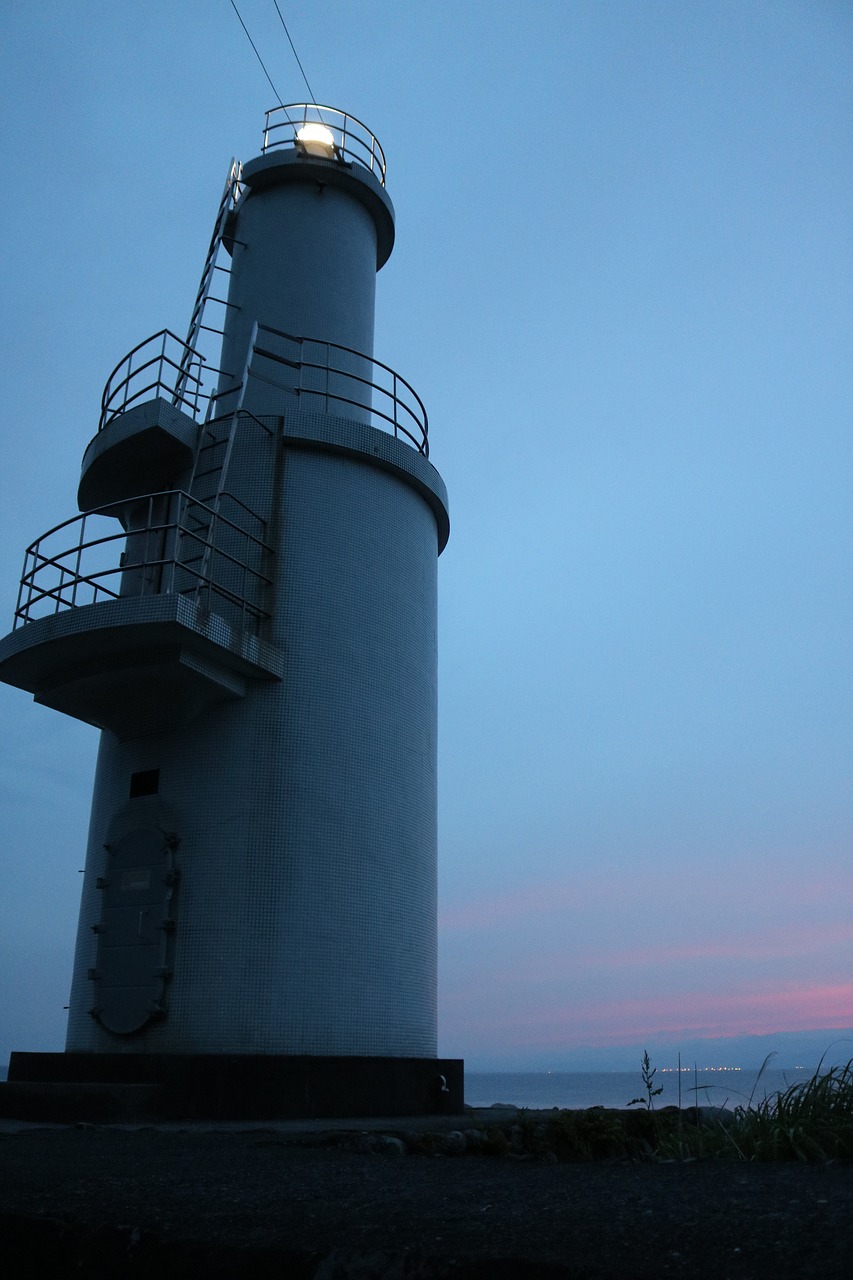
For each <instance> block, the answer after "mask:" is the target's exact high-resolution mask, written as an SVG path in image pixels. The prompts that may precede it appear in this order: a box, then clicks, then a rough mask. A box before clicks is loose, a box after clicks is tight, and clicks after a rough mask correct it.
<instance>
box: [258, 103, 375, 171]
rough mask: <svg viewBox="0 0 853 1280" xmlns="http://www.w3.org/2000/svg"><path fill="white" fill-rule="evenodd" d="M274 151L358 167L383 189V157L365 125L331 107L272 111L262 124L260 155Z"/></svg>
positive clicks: (295, 106)
mask: <svg viewBox="0 0 853 1280" xmlns="http://www.w3.org/2000/svg"><path fill="white" fill-rule="evenodd" d="M275 147H296V148H297V149H298V150H300V151H303V152H305V153H306V154H307V155H312V156H320V157H322V158H323V159H326V160H343V161H344V162H345V163H349V164H359V165H361V166H362V167H363V168H365V169H368V170H369V171H370V172H371V173H372V174H373V175H374V176H375V177H376V178H378V179H379V181H380V182H381V183H382V185H383V187H384V186H385V153H384V152H383V150H382V148H381V147H380V145H379V142H378V141H377V139H376V138H374V136H373V134H372V133H371V132H370V130H369V129H368V127H367V125H365V124H362V123H361V121H360V120H357V119H356V118H355V116H351V115H348V114H347V113H346V111H338V110H336V109H335V107H318V106H317V105H316V103H312V102H294V103H291V104H290V106H287V107H284V106H282V107H273V108H272V110H271V111H268V112H267V113H266V120H265V123H264V146H263V151H264V154H266V153H267V151H272V150H273V149H274V148H275Z"/></svg>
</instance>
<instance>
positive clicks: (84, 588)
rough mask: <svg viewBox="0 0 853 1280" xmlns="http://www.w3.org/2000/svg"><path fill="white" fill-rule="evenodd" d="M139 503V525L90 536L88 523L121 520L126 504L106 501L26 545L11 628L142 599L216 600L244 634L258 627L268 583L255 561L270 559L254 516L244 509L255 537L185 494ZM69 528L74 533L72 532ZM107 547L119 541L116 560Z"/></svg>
mask: <svg viewBox="0 0 853 1280" xmlns="http://www.w3.org/2000/svg"><path fill="white" fill-rule="evenodd" d="M235 501H238V500H236V499H235ZM139 503H147V517H146V519H145V521H144V523H141V524H140V525H139V526H138V527H133V528H130V529H122V530H120V532H118V533H112V532H111V533H107V534H101V533H99V532H96V533H94V534H93V533H92V532H90V525H91V522H92V521H93V520H95V519H98V518H112V519H117V518H118V517H119V514H120V512H121V511H122V510H123V509H124V507H123V506H120V505H119V504H116V503H111V504H110V505H109V506H105V507H98V508H96V509H95V510H93V511H87V512H84V513H83V514H82V515H78V516H73V517H72V518H71V519H70V520H64V521H62V523H61V524H58V525H55V526H54V528H52V529H49V530H48V531H47V533H43V534H42V535H41V537H40V538H37V539H36V541H35V542H34V543H32V544H31V546H29V547H28V548H27V550H26V552H25V556H24V569H23V573H22V575H21V582H20V587H19V590H18V602H17V606H16V609H15V623H14V626H15V629H16V630H17V628H18V627H19V626H24V625H26V624H27V623H30V622H34V621H36V620H37V619H38V618H42V617H45V616H46V615H50V614H56V613H61V612H63V611H65V610H67V609H72V608H77V607H80V606H81V605H87V604H96V603H98V602H99V601H100V600H102V599H109V600H118V599H123V598H125V597H128V596H140V595H182V596H189V597H192V598H193V599H195V601H196V603H202V602H209V601H210V599H211V598H214V599H216V598H218V599H220V600H223V601H226V602H227V603H228V604H230V605H232V606H236V608H237V610H238V612H239V613H240V615H241V617H242V626H243V628H244V629H245V630H257V628H258V626H259V625H260V622H261V621H262V620H263V619H264V618H266V617H268V616H269V613H268V611H267V609H266V608H265V607H264V596H265V593H266V591H267V589H268V588H269V586H270V584H271V579H270V578H269V576H268V575H267V573H266V572H265V569H264V568H259V567H257V564H260V565H264V566H265V565H266V562H267V560H268V558H269V556H270V555H271V554H272V549H271V548H270V546H269V545H268V544H267V543H266V542H265V541H264V539H263V534H264V532H265V524H264V522H263V521H262V520H261V519H260V517H259V516H257V515H255V514H254V513H253V512H251V511H249V510H248V508H246V511H247V514H248V515H249V516H251V518H252V519H253V520H255V521H257V523H258V526H259V529H260V533H261V536H260V537H259V536H256V535H255V534H253V533H250V532H249V531H248V530H247V529H244V528H242V527H241V526H240V525H239V524H237V523H236V522H235V521H234V520H230V519H229V518H228V517H227V516H224V515H223V514H222V513H221V511H217V510H215V509H214V508H213V507H211V506H209V505H208V504H206V503H204V502H199V501H198V499H196V498H193V497H191V495H190V494H188V493H185V492H184V491H183V490H178V489H176V490H163V491H161V492H159V493H149V494H145V495H143V496H141V497H140V498H138V499H134V506H135V507H136V506H138V504H139ZM238 505H240V506H242V505H243V504H241V503H239V502H238ZM164 507H165V508H166V509H167V510H166V512H165V513H163V508H164ZM74 526H79V532H77V533H75V534H73V535H71V533H70V531H71V530H72V528H73V527H74ZM66 535H68V536H66ZM110 544H117V545H116V552H117V554H116V555H115V556H110V555H109V554H105V548H107V547H109V546H110ZM119 544H120V545H119ZM152 548H153V550H152ZM119 551H120V552H121V554H118V552H119ZM205 552H207V554H206V555H205ZM137 555H138V556H139V558H138V559H137V558H135V557H136V556H137ZM250 560H254V561H256V562H257V564H252V563H250ZM196 563H200V564H201V565H202V566H203V567H202V569H199V568H197V567H196ZM125 575H129V576H125Z"/></svg>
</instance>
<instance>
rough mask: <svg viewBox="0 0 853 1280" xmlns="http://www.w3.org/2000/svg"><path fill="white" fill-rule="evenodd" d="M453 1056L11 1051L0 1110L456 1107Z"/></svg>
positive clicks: (458, 1094)
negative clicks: (372, 1056)
mask: <svg viewBox="0 0 853 1280" xmlns="http://www.w3.org/2000/svg"><path fill="white" fill-rule="evenodd" d="M463 1104H464V1064H463V1062H462V1060H461V1059H459V1058H362V1057H358V1058H355V1057H353V1058H338V1057H295V1056H289V1055H288V1056H275V1055H263V1054H142V1053H132V1054H94V1053H13V1054H12V1057H11V1061H10V1063H9V1079H8V1082H7V1083H6V1084H5V1085H0V1116H3V1117H5V1118H8V1119H22V1120H35V1121H43V1122H47V1121H53V1122H69V1123H71V1122H75V1121H91V1122H93V1123H110V1122H113V1123H133V1122H135V1121H151V1120H287V1119H311V1118H336V1119H344V1118H347V1117H356V1116H371V1115H375V1116H418V1115H442V1114H445V1115H446V1114H449V1115H454V1114H456V1115H458V1114H461V1112H462V1111H463Z"/></svg>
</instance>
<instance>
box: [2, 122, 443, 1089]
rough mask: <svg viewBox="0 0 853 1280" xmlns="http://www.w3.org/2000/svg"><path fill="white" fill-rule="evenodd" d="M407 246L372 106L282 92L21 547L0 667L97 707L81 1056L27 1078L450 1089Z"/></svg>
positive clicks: (423, 491)
mask: <svg viewBox="0 0 853 1280" xmlns="http://www.w3.org/2000/svg"><path fill="white" fill-rule="evenodd" d="M393 243H394V212H393V207H392V205H391V201H390V199H389V197H388V195H387V192H386V189H385V158H384V155H383V153H382V149H381V147H380V146H379V143H378V142H377V140H376V139H375V138H374V137H373V135H372V134H371V133H370V131H369V130H368V129H366V128H365V126H364V125H362V124H361V123H360V122H359V121H357V120H355V119H354V118H353V117H351V116H348V115H346V114H344V113H342V112H339V111H336V110H333V109H330V108H325V107H323V108H318V107H315V106H310V107H309V106H305V105H296V106H290V107H281V108H276V109H275V110H274V111H271V112H268V113H267V118H266V127H265V130H264V142H263V148H262V152H261V154H260V155H259V156H257V157H256V158H255V159H253V160H251V161H250V162H249V163H248V164H246V165H244V166H242V168H241V167H240V166H239V165H236V164H234V165H232V167H231V170H230V172H229V177H228V182H227V184H226V188H225V193H224V196H223V199H222V202H221V205H220V208H219V211H218V214H217V218H216V224H215V229H214V234H213V237H212V241H211V245H210V250H209V254H208V258H207V261H206V264H205V269H204V272H203V276H202V283H201V287H200V290H199V295H198V298H197V301H196V305H195V308H194V311H193V315H192V321H191V324H190V328H189V333H188V335H187V338H186V341H182V340H180V339H178V338H177V337H175V336H174V335H172V334H171V333H169V332H168V331H165V330H164V331H163V332H161V333H159V334H157V335H155V336H154V337H153V338H150V339H148V340H147V341H145V342H143V343H141V344H140V345H139V346H138V347H136V348H135V349H134V351H132V352H131V353H130V354H129V355H128V356H127V357H125V359H124V360H122V361H121V363H120V364H119V365H118V367H117V368H116V370H115V371H114V372H113V374H112V375H111V376H110V379H109V380H108V382H107V386H106V388H105V391H104V396H103V402H102V410H101V417H100V423H99V429H98V432H97V434H96V435H95V437H94V439H93V440H92V441H91V443H90V444H89V446H88V448H87V449H86V452H85V454H84V458H83V466H82V475H81V479H80V486H79V491H78V504H79V508H80V511H81V513H82V514H81V515H79V516H77V517H75V518H73V519H72V520H69V521H66V522H64V523H63V524H61V525H59V526H57V527H56V528H55V529H52V530H51V531H50V532H49V533H47V534H45V535H43V536H42V537H41V538H39V539H38V540H37V541H36V542H35V543H34V544H33V545H32V546H31V547H30V548H29V550H28V551H27V555H26V562H25V566H24V573H23V577H22V582H21V590H20V595H19V600H18V607H17V611H16V616H15V628H14V630H13V631H12V632H11V634H10V635H8V636H7V637H6V638H5V640H3V641H2V643H0V678H2V679H3V680H5V681H7V682H9V683H11V684H14V685H17V686H19V687H21V688H24V689H27V690H29V691H30V692H31V693H32V694H33V695H34V696H35V699H36V700H37V701H38V702H41V703H43V704H46V705H47V706H50V707H54V708H56V709H57V710H60V711H63V712H65V713H66V714H69V715H72V716H75V717H77V718H79V719H82V720H85V721H88V722H89V723H91V724H94V725H97V726H98V727H99V728H100V729H101V730H102V731H103V732H102V737H101V746H100V752H99V756H98V766H97V774H96V778H95V787H94V796H93V802H92V817H91V826H90V835H89V846H88V852H87V857H86V868H85V877H84V886H83V893H82V902H81V911H80V924H79V930H78V938H77V949H76V957H75V962H74V974H73V983H72V992H71V1002H70V1013H69V1021H68V1039H67V1045H66V1052H65V1053H64V1054H52V1055H41V1054H27V1053H20V1054H14V1055H13V1059H12V1065H11V1068H10V1081H11V1082H12V1084H14V1082H15V1081H16V1080H17V1081H21V1082H23V1081H29V1082H31V1083H32V1082H34V1081H44V1082H50V1081H52V1082H57V1081H58V1082H62V1083H64V1084H65V1085H71V1084H74V1083H77V1084H89V1085H91V1084H92V1083H94V1082H109V1083H110V1084H111V1085H115V1084H116V1083H119V1084H133V1085H137V1086H138V1085H141V1084H145V1085H147V1086H149V1087H150V1090H151V1091H152V1093H151V1098H152V1099H153V1101H151V1104H150V1105H151V1106H152V1107H153V1108H154V1110H158V1109H159V1110H160V1111H161V1112H170V1113H176V1112H178V1111H186V1110H187V1108H188V1107H189V1108H190V1110H194V1112H195V1113H196V1114H202V1113H203V1112H205V1110H209V1109H210V1108H211V1107H215V1108H216V1109H217V1110H218V1112H219V1113H220V1114H223V1108H225V1109H226V1110H228V1111H229V1113H231V1114H237V1113H240V1114H249V1113H255V1114H260V1113H262V1112H263V1113H275V1114H308V1113H312V1112H313V1113H315V1114H334V1113H337V1114H346V1113H347V1112H349V1113H350V1114H353V1113H358V1112H359V1111H362V1112H363V1111H370V1110H382V1111H385V1112H391V1111H397V1112H398V1113H399V1112H405V1111H426V1110H430V1109H439V1108H442V1107H444V1108H447V1107H449V1106H450V1107H452V1106H461V1086H462V1073H461V1063H458V1062H446V1061H442V1062H439V1061H438V1059H437V1058H436V1052H437V1049H436V1007H435V987H436V568H437V558H438V555H439V554H440V552H441V551H442V549H443V547H444V545H445V543H446V541H447V537H448V528H449V525H448V516H447V499H446V492H445V488H444V484H443V482H442V480H441V477H440V476H439V474H438V472H437V471H436V470H435V469H434V467H433V466H432V464H431V463H430V462H429V460H428V432H427V415H426V411H425V410H424V407H423V405H422V403H421V401H420V399H419V397H418V396H417V394H416V393H415V392H414V390H413V389H412V388H411V387H410V386H409V384H408V383H407V382H406V381H405V380H404V379H403V378H402V377H401V376H400V375H399V374H397V373H395V372H394V371H393V370H391V369H389V368H388V367H387V366H386V365H384V364H382V363H381V362H379V361H377V360H376V359H374V356H373V325H374V299H375V282H376V273H377V271H378V270H379V269H380V268H381V267H382V265H383V264H384V263H385V262H386V260H387V259H388V256H389V255H390V253H391V250H392V247H393ZM225 276H227V296H220V295H223V294H224V291H223V290H222V287H221V283H220V282H222V283H224V279H225ZM217 317H222V318H221V319H218V318H217ZM212 331H216V333H217V334H219V333H221V351H217V352H216V355H215V356H214V357H213V359H208V360H205V359H204V358H203V356H202V349H204V348H205V339H204V335H209V334H210V333H211V332H212ZM215 341H216V343H217V345H218V337H217V338H216V340H215ZM209 344H210V339H209V337H208V339H207V345H208V346H209ZM214 365H215V366H216V367H214ZM188 1099H192V1101H191V1103H190V1102H189V1101H188ZM240 1099H241V1100H242V1101H238V1100H240Z"/></svg>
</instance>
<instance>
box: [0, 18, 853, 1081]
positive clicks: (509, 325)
mask: <svg viewBox="0 0 853 1280" xmlns="http://www.w3.org/2000/svg"><path fill="white" fill-rule="evenodd" d="M240 10H241V12H242V14H243V16H244V18H245V20H246V22H247V25H248V26H249V28H250V30H251V31H252V34H253V36H254V38H255V41H256V43H257V44H258V46H259V48H260V50H261V52H262V54H263V56H264V59H265V61H266V63H267V66H268V68H269V70H270V74H271V76H272V79H273V81H274V82H275V84H276V88H277V90H278V91H279V92H280V94H281V96H282V97H283V99H284V101H285V102H291V101H301V100H302V99H303V97H304V96H305V90H304V85H303V83H302V80H301V77H300V76H299V73H298V69H297V67H296V64H295V62H294V60H293V57H292V54H291V53H290V50H289V47H288V45H287V43H286V40H285V37H284V34H283V32H282V31H281V28H280V26H279V24H278V18H277V16H276V13H275V9H274V7H273V5H272V0H242V2H241V3H240ZM282 10H283V12H284V13H285V16H286V18H287V20H288V23H289V25H290V29H291V34H292V35H293V37H294V40H295V42H296V45H297V48H298V49H299V53H300V57H301V59H302V62H303V65H304V66H305V69H306V71H307V73H308V77H309V79H310V81H311V83H312V87H313V89H314V92H315V93H316V95H317V98H318V100H319V101H321V102H327V103H329V104H331V105H334V106H338V107H342V108H345V109H347V110H349V111H351V112H353V113H354V114H355V115H356V116H358V117H360V118H361V119H362V120H364V121H365V122H366V123H367V124H368V125H369V126H370V128H371V129H372V130H373V131H374V132H375V133H376V135H377V136H378V137H379V139H380V141H381V143H382V145H383V147H384V148H385V152H386V155H387V158H388V165H389V169H388V189H389V191H390V194H391V197H392V199H393V201H394V203H395V206H396V210H397V246H396V248H395V251H394V254H393V256H392V258H391V260H390V262H389V263H388V265H387V266H386V267H385V268H384V269H383V271H382V273H381V274H380V277H379V281H378V295H377V330H376V346H375V349H376V354H377V357H378V358H379V359H381V360H383V361H385V362H386V363H387V364H390V365H392V366H393V367H395V368H396V369H398V370H399V371H400V372H401V373H402V374H403V375H404V376H405V377H406V378H408V379H409V381H410V382H412V384H413V385H414V386H415V388H416V389H417V390H418V392H419V393H420V395H421V396H422V398H423V399H424V401H425V402H426V404H427V407H428V410H429V413H430V422H431V440H432V458H433V461H434V462H435V464H436V465H437V466H438V468H439V470H440V471H441V473H442V475H443V476H444V478H445V480H446V482H447V484H448V488H449V491H450V499H451V514H452V521H453V526H452V535H451V542H450V545H449V547H448V549H447V551H446V552H445V554H444V555H443V556H442V559H441V563H440V648H441V668H440V678H441V709H440V716H441V719H440V744H441V747H440V750H441V792H440V815H441V824H440V886H441V933H440V954H441V974H440V1010H441V1012H440V1049H441V1052H442V1053H444V1054H447V1055H454V1056H457V1055H458V1056H465V1057H466V1058H467V1059H468V1061H469V1063H470V1064H471V1065H472V1066H474V1067H477V1066H482V1067H490V1066H499V1065H508V1066H524V1065H530V1066H532V1067H539V1066H545V1067H555V1068H556V1067H559V1066H560V1065H565V1064H570V1062H571V1061H572V1054H573V1053H576V1052H577V1051H579V1050H581V1049H584V1048H592V1049H598V1050H601V1051H602V1052H606V1051H609V1050H610V1049H611V1048H613V1047H614V1046H620V1045H642V1044H644V1043H647V1042H653V1041H655V1040H657V1041H659V1042H660V1041H663V1040H665V1041H666V1042H667V1043H671V1044H673V1045H678V1044H679V1043H686V1042H687V1041H688V1040H690V1041H696V1040H700V1041H701V1040H702V1039H703V1038H714V1037H725V1036H735V1035H743V1034H748V1033H755V1034H761V1035H767V1036H771V1037H772V1036H773V1035H775V1034H780V1033H782V1032H788V1031H807V1030H811V1029H817V1030H824V1029H832V1028H851V1027H853V975H852V974H851V964H850V956H851V953H853V952H851V943H853V866H851V843H852V842H851V835H853V830H851V828H853V822H851V816H852V815H851V811H852V810H853V805H851V788H850V764H851V736H850V726H851V680H850V664H849V649H850V637H851V620H853V604H852V602H851V592H850V585H849V553H850V522H849V512H850V506H851V503H850V499H851V492H850V490H851V466H850V463H851V456H850V455H851V444H850V431H849V423H850V406H851V403H853V394H851V392H853V387H851V382H853V377H852V376H851V365H850V339H851V319H853V288H851V279H853V272H851V247H850V230H849V228H850V225H851V214H853V208H851V206H853V181H852V180H851V179H853V159H851V157H853V149H851V142H853V137H852V136H851V135H853V116H852V115H851V84H853V10H851V8H850V6H849V4H847V3H846V2H844V0H838V2H837V3H836V2H833V0H810V2H808V3H806V2H798V0H774V2H773V3H771V2H769V0H767V2H765V3H760V2H757V0H737V2H733V0H731V2H730V0H714V2H713V3H711V2H705V0H689V2H688V0H680V2H676V0H646V2H641V0H575V2H572V0H562V2H557V0H532V3H529V4H528V5H526V6H525V7H523V8H522V7H519V6H516V5H513V4H508V3H504V2H503V0H496V2H495V0H493V2H491V3H473V2H471V0H457V2H455V3H452V4H451V3H436V4H432V5H422V4H414V3H399V4H394V5H392V4H390V3H362V2H361V0H354V2H353V3H339V4H331V5H327V6H317V5H309V4H305V3H287V4H282ZM0 24H2V37H3V42H4V48H5V50H6V58H5V63H6V76H5V87H4V89H3V111H2V118H0V137H2V154H3V165H4V172H5V174H6V192H5V200H4V202H3V221H4V224H5V243H6V257H5V263H4V272H3V285H4V288H3V293H4V297H5V306H4V308H3V316H2V335H0V336H2V342H3V349H4V351H5V356H6V358H5V360H4V362H3V370H2V386H3V402H4V407H5V415H4V420H3V426H2V431H3V446H4V449H3V456H4V466H3V469H2V477H0V479H1V480H2V485H3V489H4V493H3V501H2V504H0V522H2V537H0V610H2V611H3V616H4V618H5V621H6V625H7V626H9V627H10V626H11V620H12V610H13V607H14V600H15V591H16V583H17V578H18V576H19V573H20V566H21V562H22V559H23V551H24V548H25V546H26V545H27V543H28V542H30V541H31V540H32V539H33V538H35V537H36V536H37V535H38V534H40V533H42V532H44V531H45V530H46V529H48V528H49V527H51V526H52V525H54V524H56V523H58V522H59V521H61V520H63V519H65V518H67V517H69V516H71V515H73V514H74V511H75V490H76V480H77V475H78V472H79V464H80V459H81V457H82V453H83V450H84V448H85V446H86V444H87V442H88V440H89V439H90V438H91V436H92V435H93V434H94V433H95V430H96V426H97V412H98V404H99V400H100V392H101V388H102V386H103V383H104V381H105V380H106V377H107V375H108V374H109V372H110V370H111V369H112V368H113V366H114V365H115V364H116V363H117V361H118V360H119V359H120V358H121V357H122V356H123V355H124V353H125V352H126V351H128V350H129V349H130V348H131V347H132V346H134V345H135V344H136V343H137V342H138V341H140V340H141V339H143V338H145V337H146V336H148V334H150V333H153V332H154V331H156V330H158V329H160V328H161V327H163V326H168V327H170V328H172V329H175V330H177V331H179V332H180V331H183V330H184V329H185V328H186V325H187V322H188V318H189V312H190V308H191V306H192V302H193V299H194V296H195V290H196V286H197V282H198V276H199V273H200V270H201V266H202V262H203V258H204V253H205V250H206V247H207V243H208V239H209V235H210V229H211V225H212V220H213V216H214V213H215V209H216V205H217V203H218V199H219V195H220V192H221V189H222V184H223V182H224V180H225V175H226V169H227V165H228V161H229V159H230V157H231V156H232V155H235V154H236V155H237V156H239V157H240V158H242V159H244V160H247V159H249V158H251V156H252V155H254V154H256V153H257V151H258V150H259V146H260V133H261V125H262V122H263V112H264V110H265V109H266V108H267V107H269V106H272V105H274V101H273V95H272V92H271V90H270V88H269V86H268V84H267V83H266V81H265V79H264V77H263V73H262V72H261V70H260V68H259V67H258V64H257V62H256V61H255V57H254V54H253V53H252V51H251V49H250V47H249V45H248V43H247V42H246V39H245V36H244V35H243V32H242V31H241V29H240V27H239V25H238V23H237V19H236V18H235V16H234V13H233V10H232V8H231V5H230V3H228V0H183V2H182V3H181V4H179V5H175V4H166V3H162V2H161V0H150V3H147V4H146V5H131V4H119V5H116V4H115V3H105V2H104V3H102V2H101V0H76V2H75V3H74V4H70V5H69V4H67V3H44V2H42V0H30V2H29V3H22V2H16V3H9V4H7V5H5V6H3V10H2V15H0ZM0 715H2V718H3V726H4V746H5V749H4V751H3V753H2V761H0V823H2V832H3V842H2V856H3V861H4V868H5V869H4V878H5V892H4V894H3V900H2V903H0V911H2V920H0V948H2V969H0V971H2V974H3V978H2V988H0V1010H2V1019H0V1059H2V1058H5V1056H6V1054H7V1053H8V1050H9V1049H10V1048H18V1049H24V1048H27V1049H57V1048H61V1047H62V1043H63V1038H64V1014H63V1011H62V1006H63V1005H64V1004H65V1003H66V1001H67V988H68V982H69V977H70V969H71V959H72V951H73V938H74V932H75V929H76V914H77V904H78V895H79V882H80V876H79V874H78V868H79V867H80V866H82V855H83V849H84V847H85V833H86V826H87V821H88V800H89V793H90V787H91V778H92V772H93V767H94V755H95V749H96V745H97V734H96V732H95V731H94V730H92V729H90V728H88V727H86V726H83V725H78V724H76V723H75V722H73V721H71V720H66V719H65V718H63V717H61V716H59V715H57V714H56V713H52V712H48V711H45V710H43V709H42V708H39V707H36V706H34V705H33V704H32V703H31V701H30V700H29V699H28V697H27V695H25V694H23V693H21V692H19V691H16V690H12V689H7V688H5V687H4V688H2V689H0Z"/></svg>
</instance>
